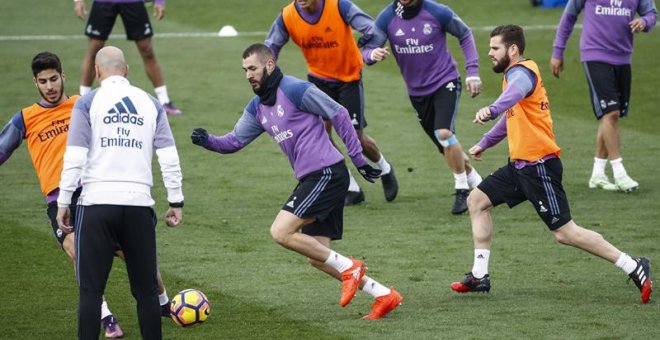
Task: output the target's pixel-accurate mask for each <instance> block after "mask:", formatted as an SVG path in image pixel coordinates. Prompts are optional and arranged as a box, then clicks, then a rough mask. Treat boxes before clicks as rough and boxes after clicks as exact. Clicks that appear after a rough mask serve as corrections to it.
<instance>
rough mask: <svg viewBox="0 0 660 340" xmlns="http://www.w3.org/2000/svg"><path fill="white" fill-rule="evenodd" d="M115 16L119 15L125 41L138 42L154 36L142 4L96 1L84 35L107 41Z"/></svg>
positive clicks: (147, 14)
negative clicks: (122, 23)
mask: <svg viewBox="0 0 660 340" xmlns="http://www.w3.org/2000/svg"><path fill="white" fill-rule="evenodd" d="M117 15H120V16H121V20H122V21H123V22H124V30H125V31H126V39H128V40H135V41H139V40H142V39H146V38H149V37H151V36H152V35H154V31H153V28H152V27H151V22H150V21H149V13H147V9H146V7H144V3H143V2H131V3H110V2H97V1H94V2H93V3H92V9H91V10H90V12H89V19H88V20H87V26H85V35H86V36H88V37H90V38H94V39H98V40H108V37H109V36H110V32H112V27H113V26H114V25H115V20H116V19H117Z"/></svg>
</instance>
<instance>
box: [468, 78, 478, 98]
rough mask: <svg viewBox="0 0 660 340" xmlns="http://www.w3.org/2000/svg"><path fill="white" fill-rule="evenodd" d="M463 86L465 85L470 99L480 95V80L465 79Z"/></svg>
mask: <svg viewBox="0 0 660 340" xmlns="http://www.w3.org/2000/svg"><path fill="white" fill-rule="evenodd" d="M465 85H467V89H468V91H470V96H472V98H474V97H476V96H478V95H479V93H481V87H482V83H481V78H479V77H467V78H465Z"/></svg>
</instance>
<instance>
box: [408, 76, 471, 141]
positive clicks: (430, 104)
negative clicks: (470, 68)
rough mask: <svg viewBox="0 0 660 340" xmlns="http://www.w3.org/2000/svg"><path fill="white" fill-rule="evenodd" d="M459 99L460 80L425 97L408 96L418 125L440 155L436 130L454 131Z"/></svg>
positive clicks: (452, 81) (455, 80)
mask: <svg viewBox="0 0 660 340" xmlns="http://www.w3.org/2000/svg"><path fill="white" fill-rule="evenodd" d="M460 98H461V78H460V77H459V78H457V79H454V80H451V81H449V82H447V83H445V84H443V85H442V86H440V88H439V89H438V90H437V91H435V92H434V93H432V94H430V95H427V96H410V102H411V103H412V106H413V108H414V109H415V112H416V114H417V120H419V124H420V125H421V126H422V129H424V132H426V135H427V136H429V138H431V140H432V141H433V144H435V146H436V147H437V148H438V150H439V151H440V153H444V151H443V147H442V145H440V142H438V139H437V138H436V137H435V131H436V130H438V129H447V130H450V131H451V132H454V131H455V126H454V120H455V119H456V113H457V112H458V100H459V99H460Z"/></svg>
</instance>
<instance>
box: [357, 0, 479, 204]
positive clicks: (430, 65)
mask: <svg viewBox="0 0 660 340" xmlns="http://www.w3.org/2000/svg"><path fill="white" fill-rule="evenodd" d="M375 31H376V32H375V34H374V35H373V36H372V38H371V40H370V41H369V42H368V43H367V49H365V50H369V51H371V52H370V53H369V55H368V56H367V64H373V63H375V62H378V61H382V60H383V59H385V58H386V57H387V56H388V55H389V50H388V49H387V48H382V46H383V45H384V44H385V41H386V40H387V39H389V41H390V46H391V47H392V53H393V54H394V59H396V62H397V64H398V65H399V69H400V71H401V75H402V76H403V80H404V81H405V83H406V86H407V88H408V95H409V96H410V101H411V103H412V105H413V107H414V108H415V112H416V113H417V119H418V120H419V123H420V125H421V126H422V129H424V132H426V134H427V135H428V136H429V138H431V141H433V144H435V146H436V147H437V148H438V151H440V154H442V155H443V156H444V157H445V161H446V162H447V165H448V166H449V168H450V169H451V170H452V172H453V174H454V189H455V190H456V197H455V200H454V204H453V206H452V208H451V212H452V214H462V213H464V212H465V211H467V203H466V199H467V196H468V194H469V193H470V191H469V190H470V188H474V187H476V186H477V185H478V184H479V182H481V176H479V174H478V173H477V171H476V170H475V169H474V168H473V167H472V166H471V165H470V163H469V161H468V157H467V155H466V154H465V152H463V148H462V147H461V143H460V142H459V141H458V138H457V137H456V134H455V132H456V131H455V126H454V120H455V119H456V114H457V112H458V100H459V98H460V96H461V78H460V75H459V73H458V69H457V68H456V61H455V60H454V58H453V57H452V55H451V54H450V53H449V49H448V48H447V43H446V40H447V37H446V35H447V33H449V34H451V35H453V36H455V37H456V38H457V39H458V41H459V43H460V45H461V49H462V50H463V55H464V57H465V69H466V74H467V77H466V79H465V84H466V85H467V89H468V91H469V92H470V95H471V96H472V97H473V98H474V97H476V96H477V95H479V93H480V92H481V79H480V78H479V57H478V55H477V48H476V47H475V44H474V38H473V37H472V31H471V30H470V28H469V27H468V26H467V25H465V23H464V22H463V21H462V20H461V18H459V17H458V15H456V14H455V13H454V12H453V11H452V10H451V8H449V7H447V6H445V5H441V4H438V3H436V2H433V1H430V0H398V1H394V2H393V3H392V4H390V5H388V6H387V7H385V9H383V11H381V12H380V14H379V15H378V17H377V18H376V30H375Z"/></svg>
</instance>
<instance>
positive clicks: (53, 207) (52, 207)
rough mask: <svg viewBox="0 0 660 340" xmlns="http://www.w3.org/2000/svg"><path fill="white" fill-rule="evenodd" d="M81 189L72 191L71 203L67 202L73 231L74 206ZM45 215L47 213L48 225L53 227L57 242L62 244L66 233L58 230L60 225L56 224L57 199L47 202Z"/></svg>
mask: <svg viewBox="0 0 660 340" xmlns="http://www.w3.org/2000/svg"><path fill="white" fill-rule="evenodd" d="M81 191H82V188H78V189H76V191H74V192H73V196H71V204H69V210H70V211H71V226H72V227H74V231H75V225H76V207H77V203H78V197H80V192H81ZM46 215H48V219H49V220H50V226H51V228H53V234H55V238H56V239H57V242H59V243H60V246H62V244H63V243H64V237H65V236H66V234H65V233H64V232H63V231H62V230H60V227H59V226H58V225H57V201H54V202H50V203H48V207H47V208H46Z"/></svg>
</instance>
